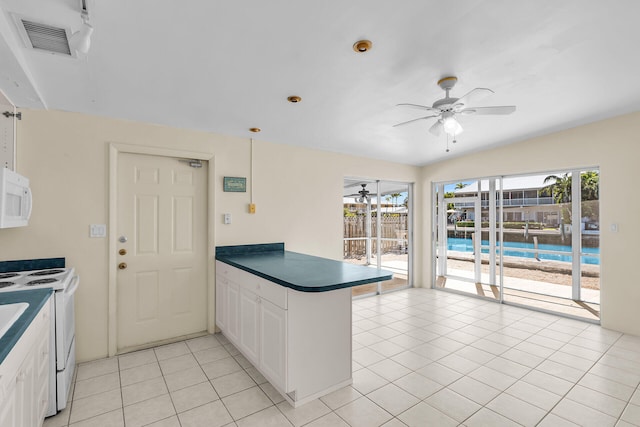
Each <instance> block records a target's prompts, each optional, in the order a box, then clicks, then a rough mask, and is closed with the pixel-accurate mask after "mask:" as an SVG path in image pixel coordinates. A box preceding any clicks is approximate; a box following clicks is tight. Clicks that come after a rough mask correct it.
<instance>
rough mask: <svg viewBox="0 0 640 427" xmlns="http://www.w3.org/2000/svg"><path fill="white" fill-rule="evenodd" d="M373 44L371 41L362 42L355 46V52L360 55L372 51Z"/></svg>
mask: <svg viewBox="0 0 640 427" xmlns="http://www.w3.org/2000/svg"><path fill="white" fill-rule="evenodd" d="M371 46H373V44H372V43H371V42H370V41H369V40H360V41H357V42H355V43H354V44H353V50H355V51H356V52H358V53H364V52H367V51H369V50H371Z"/></svg>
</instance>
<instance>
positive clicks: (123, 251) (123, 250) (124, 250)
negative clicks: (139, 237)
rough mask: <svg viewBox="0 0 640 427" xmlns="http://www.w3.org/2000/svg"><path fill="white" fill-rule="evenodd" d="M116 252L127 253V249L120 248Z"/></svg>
mask: <svg viewBox="0 0 640 427" xmlns="http://www.w3.org/2000/svg"><path fill="white" fill-rule="evenodd" d="M118 253H119V254H120V255H126V254H127V250H126V249H120V250H119V251H118Z"/></svg>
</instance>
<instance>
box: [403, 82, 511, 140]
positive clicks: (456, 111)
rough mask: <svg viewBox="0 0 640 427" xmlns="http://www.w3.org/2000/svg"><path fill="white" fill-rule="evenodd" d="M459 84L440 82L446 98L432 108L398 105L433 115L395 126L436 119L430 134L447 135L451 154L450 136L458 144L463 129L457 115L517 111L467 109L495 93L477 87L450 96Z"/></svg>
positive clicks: (509, 107)
mask: <svg viewBox="0 0 640 427" xmlns="http://www.w3.org/2000/svg"><path fill="white" fill-rule="evenodd" d="M457 82H458V78H457V77H454V76H448V77H444V78H442V79H440V80H438V86H440V88H441V89H442V90H444V91H445V96H444V98H442V99H439V100H437V101H435V102H434V103H433V104H432V105H431V107H428V106H426V105H419V104H398V106H403V107H411V108H417V109H420V110H424V111H428V112H429V113H431V114H430V115H428V116H424V117H418V118H417V119H412V120H408V121H406V122H402V123H398V124H396V125H394V127H396V126H403V125H406V124H409V123H413V122H416V121H418V120H426V119H431V118H435V119H436V122H435V123H434V124H433V126H431V127H430V128H429V132H430V133H431V134H433V135H435V136H440V135H441V134H442V132H443V131H444V133H445V134H446V135H447V152H449V136H451V137H452V138H453V143H455V142H456V136H457V135H459V134H460V133H461V132H462V131H463V129H462V126H461V125H460V123H459V122H458V120H457V119H456V116H457V115H465V116H466V115H506V114H511V113H513V112H514V111H516V107H515V106H514V105H507V106H496V107H467V104H468V103H469V102H470V101H473V99H474V98H475V99H479V98H481V97H483V96H487V95H490V94H492V93H494V92H493V91H492V90H491V89H487V88H481V87H477V88H475V89H473V90H471V91H469V92H467V93H466V94H464V95H463V96H461V97H460V98H453V97H450V96H449V91H450V90H451V89H453V87H454V86H455V85H456V83H457Z"/></svg>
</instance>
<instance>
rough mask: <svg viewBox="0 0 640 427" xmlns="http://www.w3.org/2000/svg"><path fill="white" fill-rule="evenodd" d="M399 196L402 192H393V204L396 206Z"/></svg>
mask: <svg viewBox="0 0 640 427" xmlns="http://www.w3.org/2000/svg"><path fill="white" fill-rule="evenodd" d="M398 197H400V193H393V194H391V198H392V199H393V206H394V207H396V206H397V205H398Z"/></svg>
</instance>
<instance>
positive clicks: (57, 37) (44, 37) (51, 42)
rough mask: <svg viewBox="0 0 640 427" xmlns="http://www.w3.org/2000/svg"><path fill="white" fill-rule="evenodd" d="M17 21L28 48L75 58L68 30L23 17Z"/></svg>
mask: <svg viewBox="0 0 640 427" xmlns="http://www.w3.org/2000/svg"><path fill="white" fill-rule="evenodd" d="M17 21H18V23H19V25H18V28H19V30H20V33H21V35H22V38H23V40H24V43H25V45H26V46H27V47H32V48H34V49H38V50H41V51H45V52H49V53H54V54H58V55H67V56H75V55H74V54H73V51H72V50H71V48H70V47H69V38H70V37H71V31H70V30H69V29H68V28H61V27H54V26H53V25H48V24H43V23H41V22H35V21H31V20H29V19H25V18H22V17H20V18H18V19H17Z"/></svg>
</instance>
